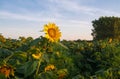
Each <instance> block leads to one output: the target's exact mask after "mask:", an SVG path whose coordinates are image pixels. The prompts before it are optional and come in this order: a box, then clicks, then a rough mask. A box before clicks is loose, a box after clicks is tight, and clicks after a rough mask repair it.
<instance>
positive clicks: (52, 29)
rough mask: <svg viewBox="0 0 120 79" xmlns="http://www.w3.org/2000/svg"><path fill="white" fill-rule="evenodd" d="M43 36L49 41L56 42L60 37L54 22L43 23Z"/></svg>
mask: <svg viewBox="0 0 120 79" xmlns="http://www.w3.org/2000/svg"><path fill="white" fill-rule="evenodd" d="M44 32H45V34H46V35H45V37H46V38H47V39H49V40H50V41H51V42H57V41H58V40H59V39H60V37H61V32H60V30H59V28H58V26H56V25H55V24H54V23H48V24H46V25H44Z"/></svg>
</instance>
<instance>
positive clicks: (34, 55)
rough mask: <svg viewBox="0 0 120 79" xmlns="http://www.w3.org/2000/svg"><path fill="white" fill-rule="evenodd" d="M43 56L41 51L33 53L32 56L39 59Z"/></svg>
mask: <svg viewBox="0 0 120 79" xmlns="http://www.w3.org/2000/svg"><path fill="white" fill-rule="evenodd" d="M41 56H42V54H41V53H35V54H32V57H33V58H34V59H39V58H40V57H41Z"/></svg>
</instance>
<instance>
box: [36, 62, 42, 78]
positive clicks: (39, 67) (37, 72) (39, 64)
mask: <svg viewBox="0 0 120 79" xmlns="http://www.w3.org/2000/svg"><path fill="white" fill-rule="evenodd" d="M40 63H41V60H39V61H38V66H37V70H36V73H35V77H37V76H38V72H39V68H40Z"/></svg>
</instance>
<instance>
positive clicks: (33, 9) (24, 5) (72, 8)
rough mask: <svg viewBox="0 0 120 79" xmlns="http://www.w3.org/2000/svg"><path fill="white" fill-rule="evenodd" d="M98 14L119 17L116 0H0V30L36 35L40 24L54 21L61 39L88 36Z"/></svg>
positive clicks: (119, 3)
mask: <svg viewBox="0 0 120 79" xmlns="http://www.w3.org/2000/svg"><path fill="white" fill-rule="evenodd" d="M101 16H117V17H120V0H0V33H2V35H4V36H5V37H10V38H18V37H19V36H25V37H28V36H32V37H34V38H37V37H39V36H41V35H44V33H43V32H40V30H42V29H43V25H44V24H47V23H48V22H54V23H56V24H57V25H58V26H59V28H60V30H61V32H62V38H61V39H66V40H76V39H82V40H84V39H85V40H91V39H92V36H91V32H92V31H91V29H93V27H92V23H91V21H92V20H95V19H98V18H99V17H101Z"/></svg>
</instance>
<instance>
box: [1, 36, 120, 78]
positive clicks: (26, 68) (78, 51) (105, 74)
mask: <svg viewBox="0 0 120 79" xmlns="http://www.w3.org/2000/svg"><path fill="white" fill-rule="evenodd" d="M4 39H5V40H6V41H5V42H4V43H3V42H1V44H0V45H1V47H0V78H3V79H5V78H6V77H5V75H4V74H1V72H2V70H1V67H2V66H3V65H4V64H6V65H8V66H10V67H11V68H13V69H14V76H12V75H10V76H9V77H10V79H119V78H120V42H119V41H118V40H112V41H109V39H106V40H99V41H80V40H77V41H66V40H63V41H61V42H58V43H51V42H49V41H48V40H47V39H46V38H44V37H40V38H37V39H32V38H24V37H21V38H19V39H18V40H17V39H6V38H4ZM38 53H39V54H40V57H38V58H37V59H36V58H34V57H33V56H32V55H33V54H37V55H36V56H39V54H38ZM50 65H51V66H50Z"/></svg>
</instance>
